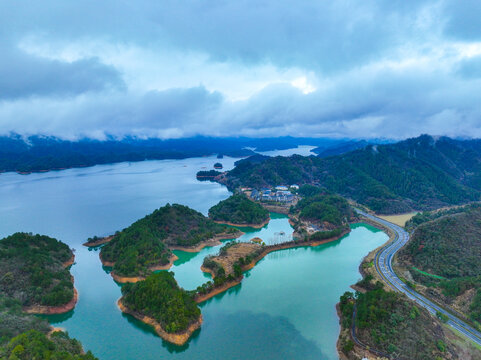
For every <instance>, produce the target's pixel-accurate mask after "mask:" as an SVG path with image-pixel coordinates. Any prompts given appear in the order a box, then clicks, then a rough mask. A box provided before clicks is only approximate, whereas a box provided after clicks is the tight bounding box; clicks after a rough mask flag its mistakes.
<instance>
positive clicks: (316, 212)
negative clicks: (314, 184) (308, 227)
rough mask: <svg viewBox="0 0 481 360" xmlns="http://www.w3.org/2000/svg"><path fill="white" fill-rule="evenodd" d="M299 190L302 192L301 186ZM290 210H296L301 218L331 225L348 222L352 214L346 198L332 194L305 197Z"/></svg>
mask: <svg viewBox="0 0 481 360" xmlns="http://www.w3.org/2000/svg"><path fill="white" fill-rule="evenodd" d="M300 190H301V192H303V191H302V190H303V187H301V189H300ZM292 211H293V212H298V213H299V218H300V219H301V220H306V221H310V222H314V223H318V224H319V223H326V222H327V223H329V224H331V225H332V226H333V227H339V226H341V225H343V224H346V223H348V222H349V221H351V219H352V218H353V216H354V213H353V211H352V208H351V206H350V205H349V203H348V202H347V200H346V199H344V198H342V197H341V196H338V195H332V194H317V195H313V196H308V197H305V198H303V199H302V200H300V201H299V202H298V203H297V205H296V206H295V207H294V208H293V209H292Z"/></svg>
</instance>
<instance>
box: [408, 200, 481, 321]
mask: <svg viewBox="0 0 481 360" xmlns="http://www.w3.org/2000/svg"><path fill="white" fill-rule="evenodd" d="M413 224H420V225H418V227H417V228H416V229H415V230H414V232H413V234H412V237H411V240H410V242H409V243H408V244H407V245H406V246H405V247H404V248H403V249H402V250H401V251H400V254H399V261H400V265H401V266H402V267H403V268H405V271H407V272H409V274H410V276H411V277H412V278H413V279H414V280H415V281H416V282H417V283H418V284H421V285H423V286H424V288H421V290H424V292H425V293H426V294H427V295H428V296H431V297H435V298H436V300H437V301H442V302H443V303H444V304H445V305H447V306H451V307H454V308H455V309H456V310H457V311H459V312H461V313H463V314H464V315H465V316H466V317H467V318H469V319H470V320H471V321H472V322H473V323H474V324H475V325H476V326H477V327H478V328H481V326H480V323H481V206H479V205H478V204H473V205H468V206H465V207H462V208H456V209H451V210H446V211H439V212H436V213H424V214H421V215H419V216H415V217H414V218H413V219H412V224H411V226H413Z"/></svg>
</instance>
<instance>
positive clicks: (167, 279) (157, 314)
mask: <svg viewBox="0 0 481 360" xmlns="http://www.w3.org/2000/svg"><path fill="white" fill-rule="evenodd" d="M118 305H119V308H120V310H122V311H123V312H124V313H127V314H130V315H132V316H134V317H135V318H137V319H138V320H140V321H142V322H144V323H146V324H149V325H151V326H152V327H153V328H154V329H155V331H156V332H157V334H158V335H159V336H160V337H162V338H163V339H164V340H166V341H168V342H170V343H173V344H176V345H183V344H185V343H186V342H187V340H188V339H189V338H190V336H191V335H192V333H193V332H194V331H195V330H197V329H199V328H200V326H201V324H202V315H201V312H200V309H199V307H198V306H197V304H196V302H195V301H194V299H193V298H192V295H191V294H190V293H189V292H187V291H185V290H184V289H182V288H180V287H179V286H178V284H177V282H176V281H175V278H174V274H173V273H171V272H168V271H162V272H159V273H156V274H152V275H150V276H149V277H147V278H146V279H145V280H143V281H139V282H137V283H134V284H125V285H124V286H123V287H122V297H121V298H120V299H119V301H118Z"/></svg>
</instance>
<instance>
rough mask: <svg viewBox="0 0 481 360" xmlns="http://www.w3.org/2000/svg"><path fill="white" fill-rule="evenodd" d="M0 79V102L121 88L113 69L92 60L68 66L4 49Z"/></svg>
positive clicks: (72, 63)
mask: <svg viewBox="0 0 481 360" xmlns="http://www.w3.org/2000/svg"><path fill="white" fill-rule="evenodd" d="M9 50H10V51H9ZM0 79H1V80H0V100H2V99H15V98H23V97H29V96H71V95H77V94H81V93H84V92H88V91H101V90H107V89H111V88H115V89H123V88H124V87H125V84H124V82H123V80H122V78H121V77H120V74H119V72H118V71H117V70H116V69H115V68H113V67H111V66H107V65H104V64H101V63H100V62H99V60H98V59H95V58H88V59H82V60H78V61H73V62H71V63H68V62H63V61H58V60H49V59H45V58H39V57H36V56H30V55H28V54H25V53H23V52H22V51H19V50H17V49H5V48H4V51H3V52H2V56H1V57H0Z"/></svg>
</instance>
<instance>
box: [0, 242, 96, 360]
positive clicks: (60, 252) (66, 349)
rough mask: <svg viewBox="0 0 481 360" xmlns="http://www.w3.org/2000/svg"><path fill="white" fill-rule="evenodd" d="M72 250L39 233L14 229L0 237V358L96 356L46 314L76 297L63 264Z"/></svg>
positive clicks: (63, 309)
mask: <svg viewBox="0 0 481 360" xmlns="http://www.w3.org/2000/svg"><path fill="white" fill-rule="evenodd" d="M73 261H74V256H73V253H72V250H70V248H69V247H68V246H67V245H66V244H64V243H62V242H61V241H58V240H56V239H54V238H51V237H48V236H44V235H32V234H28V233H15V234H13V235H11V236H8V237H6V238H4V239H1V240H0V359H18V360H30V359H44V358H47V356H48V358H49V359H65V360H74V359H75V360H97V358H95V357H94V356H93V355H92V353H91V352H90V351H88V352H87V353H85V352H84V351H83V349H82V345H81V344H80V342H78V341H77V340H75V339H71V338H69V336H68V334H66V333H63V332H61V331H53V329H52V327H51V326H50V324H49V323H48V322H47V320H46V319H45V318H40V317H38V316H35V315H33V314H36V313H42V314H54V313H62V312H67V311H69V310H71V309H72V308H73V307H74V306H75V304H76V301H77V298H76V292H75V289H74V287H73V278H72V276H71V275H70V271H69V270H68V268H69V266H70V265H71V264H72V263H73Z"/></svg>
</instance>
